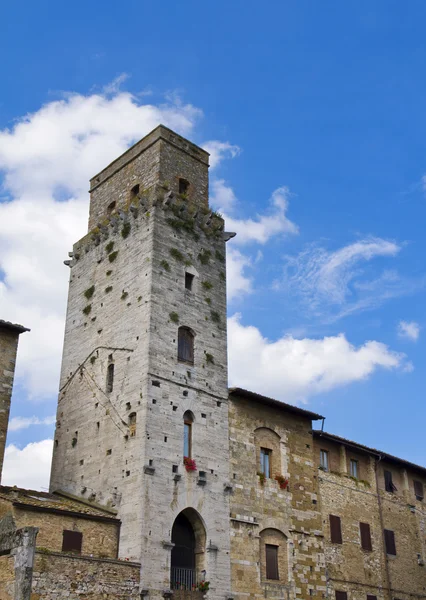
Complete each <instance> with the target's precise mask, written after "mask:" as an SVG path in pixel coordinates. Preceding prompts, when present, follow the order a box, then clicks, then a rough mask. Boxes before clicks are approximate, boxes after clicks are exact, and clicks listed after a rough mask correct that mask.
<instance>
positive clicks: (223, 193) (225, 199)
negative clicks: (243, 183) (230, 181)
mask: <svg viewBox="0 0 426 600" xmlns="http://www.w3.org/2000/svg"><path fill="white" fill-rule="evenodd" d="M210 203H211V205H212V206H213V207H215V208H217V209H218V210H219V211H220V212H222V211H227V210H228V211H230V210H232V209H233V208H234V206H235V205H236V203H237V197H236V195H235V193H234V190H233V189H232V188H231V187H230V186H229V185H227V184H226V183H225V180H224V179H213V180H212V182H211V185H210Z"/></svg>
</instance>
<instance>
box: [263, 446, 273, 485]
mask: <svg viewBox="0 0 426 600" xmlns="http://www.w3.org/2000/svg"><path fill="white" fill-rule="evenodd" d="M271 459H272V450H270V449H269V448H261V449H260V472H261V473H263V474H264V475H265V477H268V478H270V477H271V462H272V460H271Z"/></svg>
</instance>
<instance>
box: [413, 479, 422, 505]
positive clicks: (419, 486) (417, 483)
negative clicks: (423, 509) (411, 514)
mask: <svg viewBox="0 0 426 600" xmlns="http://www.w3.org/2000/svg"><path fill="white" fill-rule="evenodd" d="M413 483H414V494H415V496H416V500H420V501H422V500H423V498H424V488H423V483H422V482H421V481H416V480H414V481H413Z"/></svg>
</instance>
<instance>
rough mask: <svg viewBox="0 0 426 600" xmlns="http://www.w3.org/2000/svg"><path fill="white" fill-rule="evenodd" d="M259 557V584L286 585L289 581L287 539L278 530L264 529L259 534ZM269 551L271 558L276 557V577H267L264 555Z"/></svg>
mask: <svg viewBox="0 0 426 600" xmlns="http://www.w3.org/2000/svg"><path fill="white" fill-rule="evenodd" d="M259 543H260V547H259V555H260V580H261V582H268V581H275V583H278V582H279V583H281V584H283V585H285V584H287V583H288V581H289V566H288V565H289V551H288V538H287V536H286V535H285V533H283V532H282V531H281V530H280V529H275V528H272V527H270V528H265V529H262V531H261V532H260V534H259ZM268 547H269V549H270V550H271V551H272V556H274V554H275V555H276V560H277V573H276V575H277V576H276V577H275V576H274V577H272V578H271V577H268V575H270V573H269V574H268V572H267V559H266V553H267V551H268Z"/></svg>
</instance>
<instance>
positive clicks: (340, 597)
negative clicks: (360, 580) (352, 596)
mask: <svg viewBox="0 0 426 600" xmlns="http://www.w3.org/2000/svg"><path fill="white" fill-rule="evenodd" d="M336 600H348V593H347V592H339V591H338V590H336Z"/></svg>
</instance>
